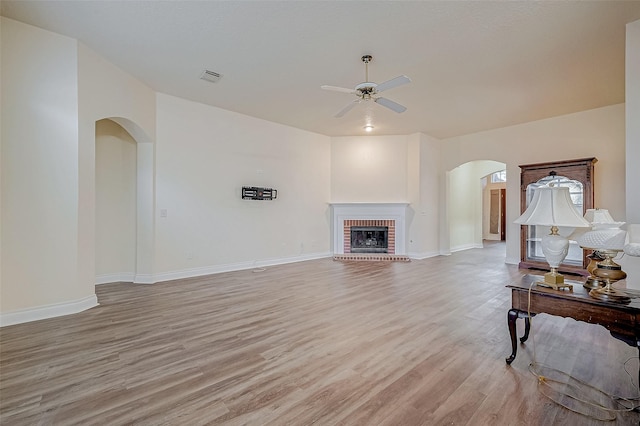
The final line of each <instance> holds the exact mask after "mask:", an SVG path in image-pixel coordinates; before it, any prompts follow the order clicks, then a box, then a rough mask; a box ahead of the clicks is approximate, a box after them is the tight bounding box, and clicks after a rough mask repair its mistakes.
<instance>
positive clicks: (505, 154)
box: [442, 104, 625, 264]
mask: <svg viewBox="0 0 640 426" xmlns="http://www.w3.org/2000/svg"><path fill="white" fill-rule="evenodd" d="M624 114H625V113H624V104H619V105H613V106H608V107H604V108H598V109H593V110H589V111H584V112H579V113H575V114H569V115H564V116H560V117H554V118H549V119H546V120H540V121H534V122H531V123H525V124H520V125H516V126H511V127H505V128H502V129H496V130H490V131H486V132H480V133H475V134H472V135H466V136H460V137H456V138H451V139H447V140H444V141H443V144H442V162H443V166H442V167H443V169H444V170H453V169H454V168H455V167H457V166H459V165H460V164H464V163H466V162H468V161H474V160H480V159H491V160H495V161H499V162H502V163H505V164H506V165H507V167H506V169H507V262H509V263H514V264H516V263H518V262H519V260H520V233H519V227H518V225H515V224H513V221H514V220H515V219H516V218H517V217H518V216H519V215H520V183H519V179H518V177H519V176H520V168H519V167H518V165H520V164H531V163H541V162H547V161H559V160H569V159H575V158H586V157H596V158H598V162H597V163H596V165H595V205H596V207H602V208H608V209H609V211H610V212H611V214H612V215H613V217H614V218H622V217H624V212H625V197H624V192H623V191H615V190H613V191H612V190H611V189H610V188H616V187H619V186H620V182H624V177H625V176H624V166H625V142H624V141H625V124H624V122H625V116H624ZM514 177H515V178H514Z"/></svg>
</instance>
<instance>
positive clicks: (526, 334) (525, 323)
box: [520, 315, 531, 343]
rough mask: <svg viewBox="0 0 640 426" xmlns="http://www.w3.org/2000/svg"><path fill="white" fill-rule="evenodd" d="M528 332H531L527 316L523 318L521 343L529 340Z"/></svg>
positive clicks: (529, 320)
mask: <svg viewBox="0 0 640 426" xmlns="http://www.w3.org/2000/svg"><path fill="white" fill-rule="evenodd" d="M529 330H531V319H530V318H529V315H527V316H526V317H524V336H522V337H521V338H520V341H521V342H522V343H524V342H526V341H527V339H528V338H529Z"/></svg>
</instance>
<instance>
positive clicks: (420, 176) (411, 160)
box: [405, 133, 441, 259]
mask: <svg viewBox="0 0 640 426" xmlns="http://www.w3.org/2000/svg"><path fill="white" fill-rule="evenodd" d="M407 164H408V170H407V194H408V201H409V203H410V205H409V207H408V209H407V229H408V235H407V237H406V239H405V241H406V242H407V254H408V255H409V256H410V257H412V258H417V259H423V258H427V257H432V256H437V255H438V254H439V253H440V243H439V239H440V230H439V219H440V196H441V194H440V179H441V178H440V175H441V170H440V141H439V140H437V139H435V138H432V137H430V136H428V135H425V134H423V133H416V134H413V135H410V136H409V137H408V150H407Z"/></svg>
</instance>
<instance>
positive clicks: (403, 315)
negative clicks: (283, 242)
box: [0, 243, 640, 426]
mask: <svg viewBox="0 0 640 426" xmlns="http://www.w3.org/2000/svg"><path fill="white" fill-rule="evenodd" d="M525 272H526V271H522V270H518V269H517V267H515V266H510V265H506V264H504V244H502V243H489V244H487V247H486V248H484V249H473V250H467V251H464V252H459V253H454V254H452V255H451V256H442V257H436V258H431V259H424V260H414V261H411V262H357V261H333V260H332V259H320V260H314V261H308V262H301V263H295V264H289V265H280V266H274V267H270V268H265V269H261V270H247V271H237V272H229V273H221V274H216V275H211V276H205V277H194V278H189V279H184V280H175V281H170V282H164V283H158V284H155V285H133V284H127V283H112V284H104V285H100V286H98V287H97V290H96V291H97V295H98V300H99V302H100V305H99V306H98V307H95V308H92V309H90V310H88V311H85V312H82V313H79V314H76V315H70V316H66V317H60V318H53V319H49V320H44V321H36V322H32V323H28V324H19V325H14V326H9V327H4V328H2V329H0V424H2V425H65V426H66V425H75V424H77V425H92V424H96V425H98V424H100V425H104V424H109V425H125V424H126V425H130V424H132V425H154V426H155V425H267V424H268V425H273V426H279V425H309V424H319V425H349V426H350V425H408V426H412V425H445V424H446V425H451V424H453V425H543V424H544V425H547V424H549V425H552V424H563V425H605V424H606V425H610V424H612V423H611V422H602V421H596V420H593V419H591V418H589V417H585V416H582V415H580V414H577V413H574V412H572V411H569V410H567V409H565V408H563V407H561V406H559V405H558V404H556V403H555V402H553V401H551V400H550V399H548V398H547V397H545V396H544V395H542V394H541V393H540V392H539V385H538V381H537V378H536V377H535V376H534V375H533V374H532V373H531V372H530V371H529V364H530V363H531V362H532V361H534V360H535V361H537V362H540V363H544V364H547V365H550V366H553V367H554V368H557V369H560V370H562V371H565V372H567V373H570V374H571V375H572V376H574V377H576V378H578V379H580V380H583V381H584V382H585V383H589V384H591V385H593V386H596V387H598V388H600V389H603V390H604V391H605V392H607V393H611V394H615V395H622V396H637V395H638V392H639V391H638V388H637V384H635V383H633V382H632V380H634V379H637V368H638V360H637V356H638V352H637V349H635V348H633V347H630V346H628V345H626V344H624V343H622V342H620V341H618V340H615V339H613V338H612V337H611V336H610V335H609V333H608V332H607V331H606V330H605V329H604V328H601V327H598V326H594V325H591V324H585V323H580V322H576V321H574V320H571V319H565V318H558V317H552V316H549V315H538V316H537V317H535V318H534V319H533V320H532V335H531V337H530V339H529V341H527V343H526V344H525V345H520V348H519V352H518V357H517V358H516V360H515V361H514V362H513V364H512V365H511V366H508V365H506V363H505V361H504V359H505V357H506V356H507V355H508V354H509V353H510V352H511V343H510V339H509V334H508V331H507V324H506V315H507V310H508V309H509V307H510V292H509V291H508V290H507V289H506V288H505V285H506V284H508V283H509V282H510V281H512V280H515V279H518V277H519V276H521V275H522V274H523V273H525ZM443 277H446V278H443ZM517 327H518V330H519V332H520V333H522V330H523V328H522V327H523V324H522V321H518V325H517ZM625 367H626V369H627V370H628V371H631V372H632V374H628V373H627V372H626V371H625ZM639 421H640V415H639V414H638V413H620V414H618V416H617V421H616V422H615V424H619V425H627V424H629V425H631V424H633V425H637V424H638V422H639Z"/></svg>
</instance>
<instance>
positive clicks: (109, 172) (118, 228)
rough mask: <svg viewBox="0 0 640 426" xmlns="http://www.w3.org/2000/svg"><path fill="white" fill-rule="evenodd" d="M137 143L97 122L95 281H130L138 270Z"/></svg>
mask: <svg viewBox="0 0 640 426" xmlns="http://www.w3.org/2000/svg"><path fill="white" fill-rule="evenodd" d="M136 171H137V162H136V141H135V140H133V138H132V137H131V135H130V134H129V133H127V131H126V130H124V129H123V128H122V127H121V126H120V125H119V124H117V123H115V122H113V121H111V120H107V119H105V120H100V121H98V122H97V123H96V190H95V194H96V242H95V246H96V254H95V256H96V272H95V274H96V282H97V283H108V282H115V281H128V282H131V281H133V279H134V276H135V270H136Z"/></svg>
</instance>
